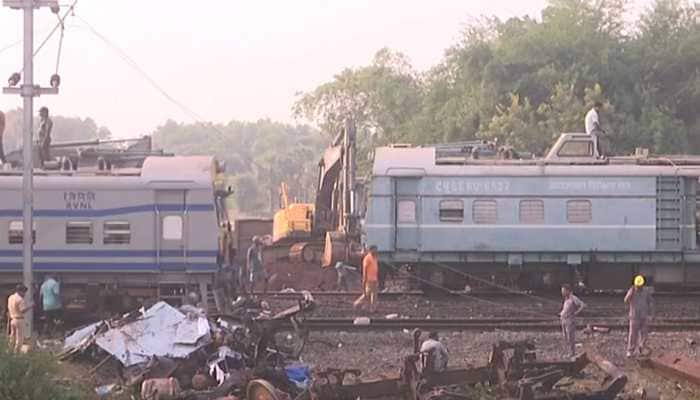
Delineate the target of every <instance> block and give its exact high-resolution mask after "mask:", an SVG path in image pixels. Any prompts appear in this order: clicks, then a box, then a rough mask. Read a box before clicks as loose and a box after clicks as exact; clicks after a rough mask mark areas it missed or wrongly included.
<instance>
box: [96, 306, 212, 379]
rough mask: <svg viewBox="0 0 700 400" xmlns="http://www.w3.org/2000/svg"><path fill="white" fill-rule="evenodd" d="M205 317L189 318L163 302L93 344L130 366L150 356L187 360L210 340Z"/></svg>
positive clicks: (101, 336)
mask: <svg viewBox="0 0 700 400" xmlns="http://www.w3.org/2000/svg"><path fill="white" fill-rule="evenodd" d="M210 329H211V328H210V326H209V322H208V321H207V320H206V318H202V317H195V318H188V317H187V316H186V315H184V314H183V313H181V312H180V311H178V310H177V309H176V308H173V307H171V306H170V305H168V304H167V303H165V302H159V303H156V304H155V305H154V306H153V307H151V308H149V309H148V310H147V311H146V312H145V313H144V314H143V316H142V317H141V318H140V319H138V320H136V321H134V322H131V323H129V324H126V325H124V326H121V327H119V328H113V329H110V330H108V331H106V332H104V333H101V334H99V335H98V336H97V339H96V344H97V345H98V346H99V347H101V348H102V349H103V350H105V351H106V352H108V353H109V354H111V355H113V356H114V358H115V359H117V360H119V361H120V362H121V363H122V364H124V365H125V366H127V367H129V366H132V365H136V364H141V363H145V362H147V361H148V360H149V359H150V358H152V357H153V356H158V357H171V358H186V357H187V356H188V355H190V354H192V353H193V352H195V351H196V350H197V349H199V348H200V347H202V346H205V345H206V344H208V343H209V342H210V340H211V337H210Z"/></svg>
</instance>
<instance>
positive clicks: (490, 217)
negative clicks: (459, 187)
mask: <svg viewBox="0 0 700 400" xmlns="http://www.w3.org/2000/svg"><path fill="white" fill-rule="evenodd" d="M472 218H473V220H474V223H475V224H495V223H496V222H497V221H498V204H497V203H496V200H474V202H473V203H472Z"/></svg>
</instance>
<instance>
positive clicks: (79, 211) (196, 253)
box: [0, 156, 230, 311]
mask: <svg viewBox="0 0 700 400" xmlns="http://www.w3.org/2000/svg"><path fill="white" fill-rule="evenodd" d="M219 169H220V166H219V165H218V164H217V162H216V161H215V160H214V159H213V158H212V157H200V156H188V157H180V156H175V157H146V158H145V160H144V161H143V165H142V166H140V167H139V168H119V169H112V170H102V171H98V170H94V171H90V170H82V169H77V170H72V171H63V170H61V171H37V172H36V173H35V177H34V227H33V235H34V248H33V260H34V278H35V281H36V282H38V283H41V279H42V277H43V276H45V275H46V274H53V275H54V276H56V277H57V278H58V279H59V280H60V282H61V284H62V291H63V300H64V302H65V303H66V304H65V306H66V307H67V308H68V309H71V308H74V309H85V310H89V311H110V309H111V311H118V310H128V309H131V308H133V306H134V305H135V304H138V302H140V301H145V300H146V299H149V298H162V299H166V300H167V299H170V300H172V301H174V302H177V301H179V299H181V298H182V296H183V294H185V292H186V291H188V290H195V291H197V292H198V293H202V294H204V295H206V294H207V293H208V290H209V289H210V286H211V284H212V281H213V277H214V273H215V272H216V270H217V257H218V256H219V254H221V251H220V239H221V232H222V227H226V226H230V224H228V223H227V220H226V219H227V213H226V210H225V209H224V207H225V205H224V199H223V196H221V195H220V193H217V189H216V187H215V186H216V185H215V182H216V179H217V174H218V173H219V172H220V171H219ZM224 230H225V228H224ZM22 236H23V222H22V176H21V173H20V172H17V171H12V170H9V171H3V172H0V287H1V288H2V291H3V292H4V293H3V294H7V293H8V292H9V291H10V290H11V289H12V287H13V286H14V285H15V284H16V283H18V282H21V281H22V246H23V243H22V241H23V239H22Z"/></svg>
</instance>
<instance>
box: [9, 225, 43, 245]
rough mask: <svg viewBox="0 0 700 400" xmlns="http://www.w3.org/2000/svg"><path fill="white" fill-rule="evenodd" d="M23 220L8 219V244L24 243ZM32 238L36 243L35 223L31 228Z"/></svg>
mask: <svg viewBox="0 0 700 400" xmlns="http://www.w3.org/2000/svg"><path fill="white" fill-rule="evenodd" d="M23 226H24V222H23V221H10V226H9V229H8V232H7V237H8V241H9V243H10V244H22V243H24V236H23V235H24V228H23ZM32 240H33V242H34V243H36V224H35V225H34V229H32Z"/></svg>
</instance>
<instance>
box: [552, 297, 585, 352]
mask: <svg viewBox="0 0 700 400" xmlns="http://www.w3.org/2000/svg"><path fill="white" fill-rule="evenodd" d="M561 296H562V297H563V298H564V302H563V303H562V306H561V312H560V313H559V317H560V319H561V332H562V335H563V336H564V343H565V344H566V349H567V350H568V351H569V354H568V355H569V357H571V358H574V357H576V316H577V315H578V314H579V313H580V312H581V310H583V309H584V308H586V304H585V303H584V302H582V301H581V299H579V298H578V297H576V296H575V295H574V293H573V291H572V290H571V286H570V285H569V284H563V285H561Z"/></svg>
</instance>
